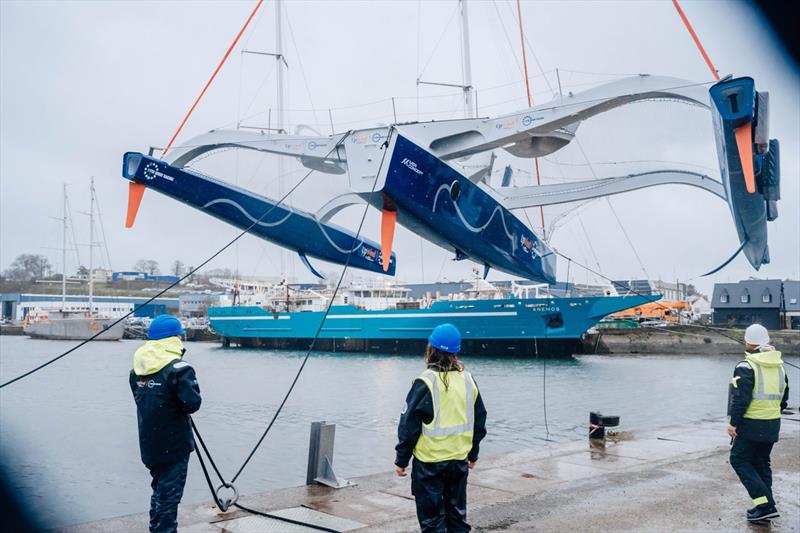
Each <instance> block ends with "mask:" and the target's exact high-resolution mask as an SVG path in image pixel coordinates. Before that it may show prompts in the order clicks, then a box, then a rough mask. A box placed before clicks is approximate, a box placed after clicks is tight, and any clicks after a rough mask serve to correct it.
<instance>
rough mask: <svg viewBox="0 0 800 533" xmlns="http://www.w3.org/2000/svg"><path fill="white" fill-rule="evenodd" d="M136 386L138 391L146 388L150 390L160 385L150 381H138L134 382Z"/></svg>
mask: <svg viewBox="0 0 800 533" xmlns="http://www.w3.org/2000/svg"><path fill="white" fill-rule="evenodd" d="M136 386H137V387H139V388H140V389H143V388H145V387H147V388H148V389H152V388H153V387H160V386H161V383H159V382H158V381H155V380H152V379H150V380H147V381H145V380H143V379H140V380H139V381H137V382H136Z"/></svg>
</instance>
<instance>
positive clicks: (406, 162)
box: [400, 157, 422, 176]
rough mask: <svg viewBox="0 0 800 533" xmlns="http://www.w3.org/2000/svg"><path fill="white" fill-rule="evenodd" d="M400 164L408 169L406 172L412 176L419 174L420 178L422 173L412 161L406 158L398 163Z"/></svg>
mask: <svg viewBox="0 0 800 533" xmlns="http://www.w3.org/2000/svg"><path fill="white" fill-rule="evenodd" d="M400 163H401V164H403V165H405V166H406V167H407V168H408V170H410V171H411V172H413V173H414V174H419V175H420V176H421V175H422V171H421V170H420V169H419V167H418V166H417V164H416V163H415V162H413V161H412V160H410V159H409V158H407V157H406V158H404V159H403V160H402V161H400Z"/></svg>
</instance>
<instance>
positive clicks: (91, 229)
mask: <svg viewBox="0 0 800 533" xmlns="http://www.w3.org/2000/svg"><path fill="white" fill-rule="evenodd" d="M89 190H90V191H91V202H90V203H89V315H90V316H91V315H92V314H93V311H92V309H93V305H92V304H93V300H94V273H93V269H94V265H93V259H94V176H92V180H91V185H90V186H89Z"/></svg>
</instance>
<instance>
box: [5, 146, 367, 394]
mask: <svg viewBox="0 0 800 533" xmlns="http://www.w3.org/2000/svg"><path fill="white" fill-rule="evenodd" d="M351 133H352V131H348V132H347V133H346V134H345V135H344V136H343V137H342V138H341V140H340V141H339V142H337V143H336V144H335V145H334V146H333V148H331V150H330V151H329V152H328V154H327V155H326V156H325V157H326V158H327V157H328V156H330V155H331V154H332V153H333V152H334V151H335V150H336V149H337V148H338V147H339V146H340V145H341V143H342V142H344V140H345V139H346V138H348V137H349V136H350V134H351ZM314 172H315V170H314V169H311V170H309V171H308V172H307V173H306V175H305V176H303V177H302V178H301V179H300V181H298V182H297V184H296V185H295V186H294V187H292V188H291V189H289V191H288V192H287V193H286V194H284V195H283V196H282V197H281V198H280V199H279V200H278V201H277V202H276V203H275V205H272V206H270V208H269V209H267V210H266V211H265V212H264V214H263V215H261V216H260V217H258V219H256V220H255V221H254V222H253V223H252V224H250V225H249V226H248V227H246V228H245V229H243V230H242V231H241V232H239V234H238V235H236V237H234V238H233V239H232V240H230V241H229V242H228V243H227V244H226V245H225V246H223V247H222V248H220V249H219V250H217V251H216V252H215V253H214V254H212V255H211V256H210V257H208V258H207V259H206V260H205V261H203V262H202V263H200V264H199V265H198V266H196V267H195V268H193V269H192V270H190V271H189V272H187V273H186V274H184V275H183V276H182V277H181V278H179V279H178V280H176V281H174V282H172V283H170V284H169V285H167V286H166V287H165V288H164V289H162V290H161V291H159V292H157V293H156V294H154V295H153V296H151V297H150V298H148V299H147V300H146V301H144V302H142V303H141V304H139V305H137V306H135V307H134V308H133V309H131V310H130V311H128V312H127V313H125V314H124V315H122V316H121V317H119V318H118V319H117V320H115V321H114V322H112V323H111V324H110V325H109V326H108V328H106V329H111V328H112V327H114V326H116V325H117V324H119V323H120V322H122V321H123V320H125V319H127V318H128V317H130V316H132V315H133V314H134V313H136V311H138V310H140V309H142V308H143V307H145V306H147V305H149V304H150V303H152V302H153V301H154V300H156V298H160V297H161V296H163V295H164V294H166V293H167V291H169V290H170V289H172V288H173V287H176V286H177V285H179V284H180V283H181V282H183V281H184V280H186V279H188V278H189V277H191V276H193V275H194V274H195V273H197V272H198V271H199V270H201V269H202V268H203V267H204V266H206V265H207V264H208V263H210V262H211V261H212V260H214V259H216V258H217V257H218V256H219V255H220V254H221V253H222V252H224V251H225V250H227V249H228V248H230V247H231V246H233V245H234V244H235V243H236V242H238V241H239V239H241V238H242V237H244V236H245V235H247V234H248V233H250V231H251V230H252V229H253V228H254V227H256V226H257V225H258V224H259V223H260V222H261V221H262V220H264V219H265V218H266V217H267V215H269V214H270V213H272V211H273V210H274V209H276V208H277V207H278V206H280V205H281V204H282V203H283V202H284V200H286V199H287V198H288V197H289V196H291V195H292V194H293V193H294V191H296V190H297V189H298V188H299V187H300V185H302V184H303V183H304V182H305V181H306V179H308V177H309V176H311V174H313V173H314ZM104 332H105V330H101V331H98V332H97V333H95V334H94V335H92V336H91V337H89V338H88V339H86V340H83V341H81V342H80V343H78V344H76V345H75V346H73V347H72V348H70V349H69V350H67V351H66V352H64V353H62V354H60V355H58V356H56V357H54V358H52V359H50V360H48V361H45V362H44V363H42V364H40V365H39V366H37V367H35V368H33V369H31V370H29V371H27V372H24V373H22V374H20V375H18V376H17V377H15V378H13V379H10V380H8V381H6V382H5V383H3V384H0V389H3V388H5V387H7V386H8V385H11V384H12V383H16V382H17V381H19V380H21V379H24V378H26V377H28V376H30V375H31V374H34V373H36V372H38V371H39V370H41V369H43V368H45V367H47V366H50V365H51V364H53V363H55V362H56V361H58V360H59V359H61V358H63V357H66V356H67V355H69V354H71V353H72V352H74V351H75V350H77V349H78V348H81V347H82V346H84V345H86V344H88V343H89V342H91V341H93V340H95V339H96V338H97V337H99V336H100V335H102V334H103V333H104Z"/></svg>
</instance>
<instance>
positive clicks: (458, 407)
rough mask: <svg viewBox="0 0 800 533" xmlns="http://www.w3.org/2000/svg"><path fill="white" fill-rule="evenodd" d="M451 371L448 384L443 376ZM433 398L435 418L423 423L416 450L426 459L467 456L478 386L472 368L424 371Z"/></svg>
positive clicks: (417, 454) (416, 452) (454, 458)
mask: <svg viewBox="0 0 800 533" xmlns="http://www.w3.org/2000/svg"><path fill="white" fill-rule="evenodd" d="M445 374H447V385H448V386H447V388H445V386H444V381H442V377H443V376H444V375H445ZM419 379H421V380H422V381H423V382H424V383H425V385H427V387H428V390H429V391H430V393H431V397H432V398H433V420H431V422H430V423H429V424H423V425H422V434H421V435H420V437H419V440H417V444H416V446H414V450H413V454H414V457H416V458H417V459H418V460H420V461H422V462H424V463H438V462H441V461H451V460H459V461H461V460H464V459H466V458H467V455H468V454H469V451H470V450H471V449H472V434H473V429H474V426H475V402H476V401H477V399H478V387H477V385H476V384H475V381H474V380H473V379H472V375H470V373H469V372H466V371H463V372H459V371H458V370H451V371H450V372H435V371H433V370H426V371H425V372H423V373H422V375H420V377H419Z"/></svg>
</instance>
